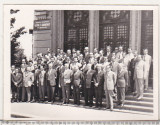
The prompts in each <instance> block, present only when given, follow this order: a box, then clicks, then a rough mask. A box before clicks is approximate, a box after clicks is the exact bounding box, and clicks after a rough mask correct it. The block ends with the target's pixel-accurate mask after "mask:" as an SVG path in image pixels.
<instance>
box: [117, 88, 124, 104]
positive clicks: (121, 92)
mask: <svg viewBox="0 0 160 125" xmlns="http://www.w3.org/2000/svg"><path fill="white" fill-rule="evenodd" d="M117 100H118V104H124V100H125V87H117Z"/></svg>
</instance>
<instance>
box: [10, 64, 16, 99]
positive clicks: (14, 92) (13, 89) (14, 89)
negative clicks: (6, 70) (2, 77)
mask: <svg viewBox="0 0 160 125" xmlns="http://www.w3.org/2000/svg"><path fill="white" fill-rule="evenodd" d="M14 73H15V65H12V66H11V91H12V99H11V102H14V101H15V95H16V90H17V89H16V86H15V85H14V82H13V80H12V77H13V74H14Z"/></svg>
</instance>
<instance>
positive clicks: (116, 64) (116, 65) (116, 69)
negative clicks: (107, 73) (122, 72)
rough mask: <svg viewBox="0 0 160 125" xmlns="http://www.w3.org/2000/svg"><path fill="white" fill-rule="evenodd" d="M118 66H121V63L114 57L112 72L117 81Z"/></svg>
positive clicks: (112, 59)
mask: <svg viewBox="0 0 160 125" xmlns="http://www.w3.org/2000/svg"><path fill="white" fill-rule="evenodd" d="M118 65H119V63H118V62H117V61H116V58H115V57H112V58H111V71H113V72H114V73H115V78H116V79H117V74H118ZM116 79H115V80H116Z"/></svg>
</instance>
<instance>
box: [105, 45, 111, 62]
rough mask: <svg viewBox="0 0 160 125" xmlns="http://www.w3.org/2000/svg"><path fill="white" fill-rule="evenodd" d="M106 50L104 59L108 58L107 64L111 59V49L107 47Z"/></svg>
mask: <svg viewBox="0 0 160 125" xmlns="http://www.w3.org/2000/svg"><path fill="white" fill-rule="evenodd" d="M106 49H107V53H106V57H107V58H108V62H110V61H111V58H112V53H111V47H110V46H107V48H106Z"/></svg>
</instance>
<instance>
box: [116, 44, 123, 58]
mask: <svg viewBox="0 0 160 125" xmlns="http://www.w3.org/2000/svg"><path fill="white" fill-rule="evenodd" d="M116 57H117V59H118V60H120V59H122V58H123V47H122V46H119V52H118V53H117V54H116Z"/></svg>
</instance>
